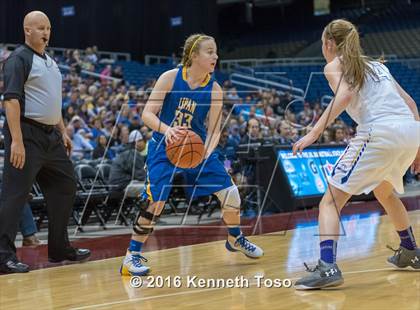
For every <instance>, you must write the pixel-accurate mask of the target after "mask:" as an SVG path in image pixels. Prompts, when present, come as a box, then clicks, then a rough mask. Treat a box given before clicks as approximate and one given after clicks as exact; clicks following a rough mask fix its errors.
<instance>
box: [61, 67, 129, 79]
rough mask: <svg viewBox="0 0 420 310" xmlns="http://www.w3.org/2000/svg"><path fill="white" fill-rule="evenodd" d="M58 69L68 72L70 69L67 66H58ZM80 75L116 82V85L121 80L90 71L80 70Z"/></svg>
mask: <svg viewBox="0 0 420 310" xmlns="http://www.w3.org/2000/svg"><path fill="white" fill-rule="evenodd" d="M58 67H59V68H60V69H61V70H64V71H70V67H69V66H67V65H62V64H58ZM81 73H83V74H84V75H89V76H93V77H96V78H99V79H105V80H111V81H114V82H118V83H119V82H121V79H117V78H114V77H111V76H106V75H102V74H100V73H96V72H92V71H87V70H82V71H81Z"/></svg>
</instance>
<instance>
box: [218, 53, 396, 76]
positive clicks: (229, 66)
mask: <svg viewBox="0 0 420 310" xmlns="http://www.w3.org/2000/svg"><path fill="white" fill-rule="evenodd" d="M384 56H385V59H387V60H396V59H397V56H396V55H393V54H391V55H384ZM372 57H374V58H379V57H381V55H375V56H372ZM219 63H220V69H221V70H225V71H228V72H232V71H234V70H235V68H236V67H237V66H241V67H243V66H248V67H268V66H270V67H277V66H308V65H325V59H324V58H322V57H297V58H246V59H229V60H221V61H220V62H219Z"/></svg>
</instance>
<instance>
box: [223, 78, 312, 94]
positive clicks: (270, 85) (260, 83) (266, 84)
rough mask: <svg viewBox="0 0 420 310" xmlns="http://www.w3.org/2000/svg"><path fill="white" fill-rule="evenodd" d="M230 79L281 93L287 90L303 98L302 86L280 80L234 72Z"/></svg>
mask: <svg viewBox="0 0 420 310" xmlns="http://www.w3.org/2000/svg"><path fill="white" fill-rule="evenodd" d="M230 80H231V82H232V84H234V85H239V86H244V87H249V88H252V89H257V90H267V91H270V90H272V89H275V90H276V91H277V92H278V93H279V94H280V95H283V94H284V93H285V92H289V93H290V94H291V95H292V97H294V98H298V99H303V95H304V92H303V90H302V89H300V88H296V87H293V86H291V85H286V84H281V83H278V82H273V81H269V80H264V79H259V78H256V77H253V76H249V75H244V74H239V73H232V74H231V75H230Z"/></svg>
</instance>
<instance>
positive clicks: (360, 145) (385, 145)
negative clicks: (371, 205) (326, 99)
mask: <svg viewBox="0 0 420 310" xmlns="http://www.w3.org/2000/svg"><path fill="white" fill-rule="evenodd" d="M419 145H420V122H416V121H414V120H406V121H399V122H389V123H387V124H382V123H381V124H370V125H363V126H359V127H358V128H357V134H356V136H355V137H354V138H353V139H352V140H351V141H350V143H349V145H348V146H347V148H346V149H345V151H344V153H343V154H342V155H341V156H340V158H339V159H338V160H337V162H336V163H335V166H334V169H333V171H332V173H331V176H330V178H329V180H328V181H329V183H330V184H331V185H333V186H335V187H337V188H338V189H340V190H342V191H344V192H346V193H349V194H352V195H359V194H362V193H365V194H368V193H370V192H371V191H372V190H374V189H375V188H376V187H377V186H378V185H379V184H381V183H382V181H388V182H389V183H391V184H392V185H393V187H394V189H395V190H396V191H397V192H398V193H404V187H403V176H404V174H405V173H406V171H407V170H408V169H409V167H410V165H411V164H412V163H413V161H414V158H415V157H416V154H417V151H418V149H419Z"/></svg>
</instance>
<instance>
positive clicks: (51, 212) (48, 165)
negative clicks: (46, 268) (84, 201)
mask: <svg viewBox="0 0 420 310" xmlns="http://www.w3.org/2000/svg"><path fill="white" fill-rule="evenodd" d="M21 128H22V136H23V143H24V146H25V155H26V160H25V165H24V167H23V169H16V168H14V167H13V166H12V164H11V163H10V146H11V142H12V141H11V136H10V131H9V128H8V126H7V123H5V126H4V129H3V133H4V144H5V158H4V170H3V183H2V192H1V198H0V264H1V263H4V262H6V261H7V260H9V259H11V258H16V247H15V244H14V242H15V239H16V234H17V230H18V223H19V219H20V217H21V214H22V210H23V206H24V205H25V202H26V201H27V199H28V195H29V193H30V191H31V188H32V184H33V183H34V182H35V180H36V181H37V182H38V184H39V185H40V188H41V190H42V193H43V195H44V198H45V200H46V204H47V212H48V256H49V257H52V258H61V257H64V256H65V254H66V252H68V251H69V249H70V248H71V246H70V242H69V240H68V235H67V225H68V222H69V218H70V214H71V212H72V208H73V203H74V199H75V194H76V180H75V177H74V170H73V165H72V163H71V161H70V159H69V158H68V156H67V153H66V149H65V147H64V143H63V140H62V136H61V133H60V132H59V130H58V129H56V128H54V129H48V130H47V129H46V128H42V127H39V126H35V125H33V124H30V123H26V122H21Z"/></svg>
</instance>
